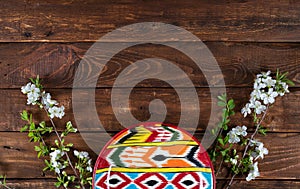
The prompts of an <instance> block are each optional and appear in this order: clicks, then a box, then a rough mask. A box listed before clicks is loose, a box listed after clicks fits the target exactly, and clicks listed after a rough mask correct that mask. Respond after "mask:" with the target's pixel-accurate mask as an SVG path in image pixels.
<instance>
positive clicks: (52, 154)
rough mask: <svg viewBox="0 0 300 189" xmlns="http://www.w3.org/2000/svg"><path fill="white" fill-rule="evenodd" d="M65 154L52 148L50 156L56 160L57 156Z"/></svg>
mask: <svg viewBox="0 0 300 189" xmlns="http://www.w3.org/2000/svg"><path fill="white" fill-rule="evenodd" d="M64 155H65V152H63V151H61V150H59V149H58V150H54V151H53V152H51V153H50V157H51V159H53V160H57V159H59V158H61V157H62V156H64Z"/></svg>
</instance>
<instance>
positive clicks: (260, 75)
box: [256, 70, 271, 78]
mask: <svg viewBox="0 0 300 189" xmlns="http://www.w3.org/2000/svg"><path fill="white" fill-rule="evenodd" d="M270 74H271V71H270V70H268V71H267V72H261V74H257V76H256V77H257V78H261V77H262V78H266V77H267V76H269V75H270Z"/></svg>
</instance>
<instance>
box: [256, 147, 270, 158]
mask: <svg viewBox="0 0 300 189" xmlns="http://www.w3.org/2000/svg"><path fill="white" fill-rule="evenodd" d="M255 150H256V153H257V156H256V158H255V160H256V159H258V158H261V159H264V155H267V154H268V153H269V150H268V149H267V148H265V147H264V144H263V143H260V144H259V146H257V147H256V148H255Z"/></svg>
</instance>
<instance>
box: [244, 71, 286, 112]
mask: <svg viewBox="0 0 300 189" xmlns="http://www.w3.org/2000/svg"><path fill="white" fill-rule="evenodd" d="M270 74H271V71H268V72H262V73H261V74H258V75H257V77H256V79H255V81H254V86H253V88H254V90H253V91H252V93H251V95H250V96H251V98H250V100H249V102H248V103H247V104H246V105H245V107H244V108H242V110H241V112H242V114H243V115H244V117H246V116H247V115H248V114H251V112H252V111H253V112H255V113H256V114H261V113H263V112H264V111H265V110H266V109H267V105H268V104H273V103H274V102H275V98H276V97H277V96H283V95H284V94H285V93H288V92H289V90H288V85H287V83H286V82H283V81H281V80H279V79H273V78H272V77H271V76H270Z"/></svg>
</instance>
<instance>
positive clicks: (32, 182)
mask: <svg viewBox="0 0 300 189" xmlns="http://www.w3.org/2000/svg"><path fill="white" fill-rule="evenodd" d="M54 182H55V180H54V179H22V180H16V179H9V180H8V186H10V187H12V188H14V189H22V188H53V189H55V188H56V187H55V186H53V183H54ZM224 184H226V181H225V180H218V181H217V189H222V188H223V185H224ZM299 187H300V181H298V180H296V181H286V180H276V181H274V180H255V181H252V182H247V181H242V180H237V181H235V182H234V185H233V186H232V189H240V188H243V189H253V188H259V189H270V188H272V189H282V188H289V189H298V188H299Z"/></svg>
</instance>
